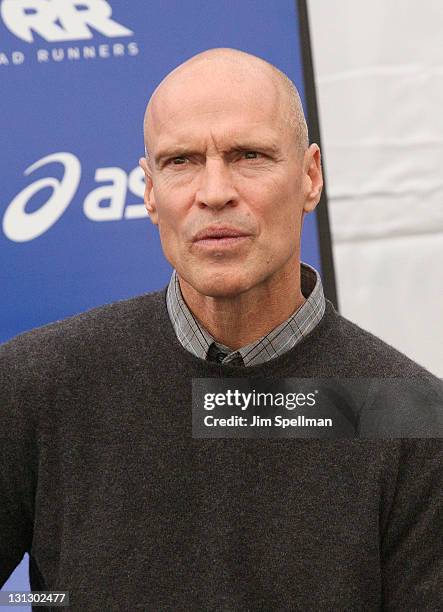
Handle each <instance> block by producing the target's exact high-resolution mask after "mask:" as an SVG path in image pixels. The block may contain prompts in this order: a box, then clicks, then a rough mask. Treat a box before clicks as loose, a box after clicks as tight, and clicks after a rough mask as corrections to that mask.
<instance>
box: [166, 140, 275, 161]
mask: <svg viewBox="0 0 443 612" xmlns="http://www.w3.org/2000/svg"><path fill="white" fill-rule="evenodd" d="M242 151H259V152H260V151H262V152H263V153H269V154H271V155H272V154H274V155H275V154H277V153H279V152H280V148H279V147H278V146H277V145H275V144H273V143H269V142H262V143H259V142H252V141H251V142H246V141H245V142H243V141H241V142H240V141H239V142H238V143H234V144H233V146H231V147H230V148H229V149H226V150H224V151H223V155H229V154H230V153H238V152H242ZM192 155H201V151H197V150H192V149H189V148H187V147H185V146H180V145H177V146H175V147H169V148H166V149H163V150H160V151H159V152H158V153H157V155H155V157H154V162H155V165H156V166H158V165H159V164H160V163H161V162H162V161H164V160H166V159H168V158H173V157H184V156H192Z"/></svg>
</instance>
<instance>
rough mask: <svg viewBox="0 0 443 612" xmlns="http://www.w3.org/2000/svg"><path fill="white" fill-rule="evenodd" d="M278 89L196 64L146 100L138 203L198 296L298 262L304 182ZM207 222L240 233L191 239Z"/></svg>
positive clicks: (253, 281)
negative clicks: (145, 151)
mask: <svg viewBox="0 0 443 612" xmlns="http://www.w3.org/2000/svg"><path fill="white" fill-rule="evenodd" d="M220 71H221V72H220ZM280 95H281V94H280V92H279V90H278V89H277V87H276V85H275V84H274V82H272V81H270V79H269V76H268V75H265V76H263V75H259V76H257V75H255V76H254V77H252V76H250V75H247V74H245V75H244V77H242V78H238V79H236V80H235V82H233V81H232V75H231V74H230V73H229V69H228V70H227V69H225V78H224V77H223V68H221V67H220V70H217V69H216V70H214V69H213V70H209V69H208V68H205V69H202V68H199V69H198V68H197V69H196V70H194V71H192V70H191V72H190V73H189V72H188V74H185V75H184V76H183V75H182V76H180V75H178V76H177V77H175V79H171V82H170V83H167V84H166V86H165V87H164V88H163V90H160V91H159V92H158V95H157V97H156V99H155V103H154V104H152V108H151V115H150V118H149V119H148V144H149V158H150V164H149V167H148V166H147V165H146V164H143V168H144V169H145V172H146V194H145V201H146V206H147V209H148V212H149V213H150V218H151V220H152V221H153V223H155V224H156V225H158V228H159V233H160V239H161V243H162V248H163V251H164V254H165V257H166V258H167V260H168V261H169V262H170V264H171V265H172V266H173V267H174V268H175V269H176V270H177V273H178V275H179V277H180V278H181V279H184V281H185V282H186V283H188V284H189V285H190V286H191V287H192V288H193V289H194V290H195V291H197V292H199V293H200V294H203V295H206V296H212V297H222V296H224V297H228V296H234V295H238V294H240V293H243V292H245V291H248V290H249V289H251V288H253V287H255V286H257V285H260V284H264V286H268V287H269V290H271V289H272V288H273V287H277V286H278V283H279V282H281V280H282V279H284V278H285V277H286V278H289V276H290V271H291V269H292V270H293V269H295V266H296V265H297V263H298V260H299V252H300V251H299V249H300V233H301V224H302V215H303V210H308V207H309V203H307V195H306V194H307V192H308V191H309V188H310V187H311V185H310V184H308V183H309V181H308V182H306V180H305V178H306V177H305V176H304V172H303V168H304V164H305V161H304V158H303V155H301V154H300V152H299V150H298V149H297V146H296V144H295V143H294V135H293V134H294V132H293V130H292V129H291V128H290V127H289V126H288V125H287V124H286V123H285V122H284V121H283V119H282V111H284V108H283V106H282V105H283V103H282V102H281V101H280ZM305 158H306V155H305ZM317 201H318V200H317ZM315 203H316V202H315ZM314 206H315V204H314ZM214 226H215V227H222V226H229V227H231V228H236V229H238V230H240V231H241V232H243V233H244V234H245V236H244V237H241V238H236V239H232V238H231V239H228V240H226V239H225V240H224V241H223V240H220V239H217V238H213V239H210V240H205V241H196V240H195V237H196V234H197V232H201V231H202V230H206V229H207V228H209V227H214Z"/></svg>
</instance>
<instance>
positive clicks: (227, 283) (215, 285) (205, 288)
mask: <svg viewBox="0 0 443 612" xmlns="http://www.w3.org/2000/svg"><path fill="white" fill-rule="evenodd" d="M195 280H196V282H195V283H193V286H194V288H195V289H196V291H198V292H199V293H201V294H202V295H207V296H208V297H214V298H215V297H218V298H221V297H235V296H236V295H239V294H241V293H243V292H244V291H247V290H248V289H250V288H251V286H252V285H251V279H246V278H244V277H242V275H239V276H238V277H236V276H235V275H233V274H212V275H210V276H209V275H208V277H206V276H202V275H200V276H199V277H198V279H195Z"/></svg>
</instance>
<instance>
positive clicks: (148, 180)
mask: <svg viewBox="0 0 443 612" xmlns="http://www.w3.org/2000/svg"><path fill="white" fill-rule="evenodd" d="M138 163H139V166H140V168H141V169H142V170H143V172H144V173H145V194H144V201H145V208H146V211H147V213H148V217H149V218H150V219H151V221H152V223H154V225H158V214H157V207H156V204H155V197H154V185H153V183H152V172H151V168H150V166H149V163H148V161H147V159H146V158H145V157H141V158H140V159H139V162H138Z"/></svg>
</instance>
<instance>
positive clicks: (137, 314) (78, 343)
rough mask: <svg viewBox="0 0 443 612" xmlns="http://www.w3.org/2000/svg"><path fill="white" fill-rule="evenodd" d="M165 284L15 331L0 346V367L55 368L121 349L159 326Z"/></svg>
mask: <svg viewBox="0 0 443 612" xmlns="http://www.w3.org/2000/svg"><path fill="white" fill-rule="evenodd" d="M164 296H165V289H163V290H160V291H155V292H151V293H146V294H143V295H139V296H136V297H133V298H129V299H125V300H120V301H117V302H112V303H110V304H105V305H103V306H98V307H95V308H92V309H90V310H87V311H85V312H83V313H81V314H78V315H74V316H71V317H68V318H66V319H63V320H60V321H55V322H53V323H49V324H47V325H43V326H41V327H37V328H35V329H32V330H30V331H27V332H24V333H22V334H19V335H18V336H15V337H14V338H12V339H11V340H8V341H7V342H5V343H3V344H1V345H0V369H1V370H3V372H4V370H5V368H10V369H13V370H15V371H17V370H18V371H21V370H22V371H23V370H24V369H27V370H28V371H30V370H34V371H37V370H46V371H50V370H51V369H52V370H53V371H54V372H55V371H59V370H60V369H61V368H62V367H63V364H66V363H67V361H69V362H70V363H69V365H70V366H71V367H72V364H73V363H75V362H78V361H79V358H81V360H82V361H83V362H86V361H89V359H90V358H92V357H93V356H94V357H97V355H98V354H100V353H101V354H103V353H107V352H112V351H114V350H115V351H117V350H118V348H120V349H121V350H123V351H124V350H125V348H126V347H127V346H128V345H130V344H131V342H133V339H136V338H140V337H143V338H146V337H150V338H151V337H152V335H153V334H155V330H157V333H158V329H159V316H160V309H161V308H162V306H163V305H162V300H163V299H164Z"/></svg>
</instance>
